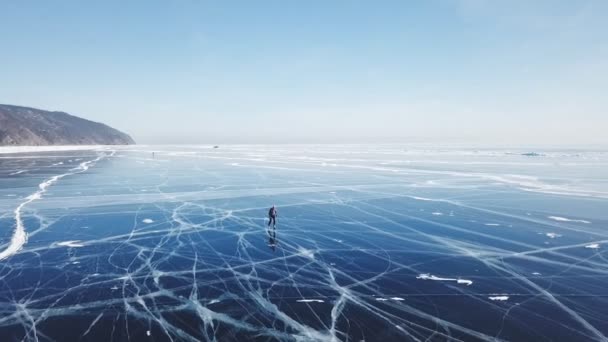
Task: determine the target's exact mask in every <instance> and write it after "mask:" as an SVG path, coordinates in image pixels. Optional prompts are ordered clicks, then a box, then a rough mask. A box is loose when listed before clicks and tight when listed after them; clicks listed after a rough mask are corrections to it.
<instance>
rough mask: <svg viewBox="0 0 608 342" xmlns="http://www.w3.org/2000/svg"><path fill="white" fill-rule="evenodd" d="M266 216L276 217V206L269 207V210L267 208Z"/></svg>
mask: <svg viewBox="0 0 608 342" xmlns="http://www.w3.org/2000/svg"><path fill="white" fill-rule="evenodd" d="M268 216H270V217H277V209H276V208H270V210H268Z"/></svg>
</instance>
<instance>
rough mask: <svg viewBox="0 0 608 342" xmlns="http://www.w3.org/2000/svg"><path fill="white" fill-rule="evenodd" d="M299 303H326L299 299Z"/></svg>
mask: <svg viewBox="0 0 608 342" xmlns="http://www.w3.org/2000/svg"><path fill="white" fill-rule="evenodd" d="M296 302H298V303H325V301H324V300H323V299H298V300H297V301H296Z"/></svg>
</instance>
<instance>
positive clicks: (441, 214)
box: [432, 211, 443, 216]
mask: <svg viewBox="0 0 608 342" xmlns="http://www.w3.org/2000/svg"><path fill="white" fill-rule="evenodd" d="M432 214H433V215H435V216H443V213H440V212H438V211H435V212H433V213H432Z"/></svg>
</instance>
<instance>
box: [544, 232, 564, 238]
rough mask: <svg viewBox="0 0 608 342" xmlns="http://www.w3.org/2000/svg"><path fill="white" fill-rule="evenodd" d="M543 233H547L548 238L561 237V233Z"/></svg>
mask: <svg viewBox="0 0 608 342" xmlns="http://www.w3.org/2000/svg"><path fill="white" fill-rule="evenodd" d="M545 235H547V237H548V238H550V239H555V238H558V237H561V234H557V233H547V234H545Z"/></svg>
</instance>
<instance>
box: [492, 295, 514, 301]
mask: <svg viewBox="0 0 608 342" xmlns="http://www.w3.org/2000/svg"><path fill="white" fill-rule="evenodd" d="M488 298H489V299H490V300H493V301H501V302H504V301H507V300H509V296H505V295H500V296H490V297H488Z"/></svg>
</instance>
